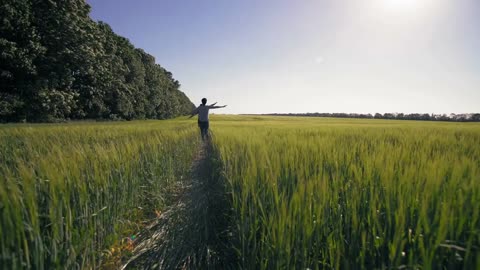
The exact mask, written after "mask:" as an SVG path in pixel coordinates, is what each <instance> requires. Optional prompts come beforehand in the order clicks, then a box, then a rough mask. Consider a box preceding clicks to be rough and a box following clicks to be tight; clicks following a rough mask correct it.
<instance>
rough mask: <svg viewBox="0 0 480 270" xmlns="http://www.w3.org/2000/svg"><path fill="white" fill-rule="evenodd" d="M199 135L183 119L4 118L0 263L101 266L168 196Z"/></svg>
mask: <svg viewBox="0 0 480 270" xmlns="http://www.w3.org/2000/svg"><path fill="white" fill-rule="evenodd" d="M196 135H197V134H196V129H195V126H194V125H192V122H185V121H138V122H122V123H72V124H58V125H5V126H1V127H0V183H1V184H0V213H1V221H0V265H9V266H11V269H24V268H30V269H55V268H57V269H76V268H85V267H92V268H94V267H96V266H97V265H98V264H99V261H100V260H101V259H103V258H105V257H109V256H105V255H111V254H112V253H115V248H113V250H112V249H110V247H120V246H123V243H125V242H128V241H129V240H128V239H125V238H124V237H126V236H128V237H134V236H133V234H134V232H136V231H138V230H139V227H141V226H142V223H141V222H142V221H145V220H148V219H150V218H153V216H154V215H153V213H154V211H155V210H156V211H161V210H162V209H163V207H164V206H166V205H168V204H169V203H170V202H171V199H172V198H171V196H170V194H172V191H174V190H175V189H178V188H179V186H181V185H182V180H183V179H184V178H185V176H186V173H187V172H188V169H189V167H190V165H191V161H192V160H193V158H194V154H195V151H194V150H195V149H196V147H197V145H198V143H199V140H198V138H197V136H196ZM107 248H108V249H107Z"/></svg>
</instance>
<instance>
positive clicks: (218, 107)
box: [210, 105, 227, 109]
mask: <svg viewBox="0 0 480 270" xmlns="http://www.w3.org/2000/svg"><path fill="white" fill-rule="evenodd" d="M225 107H227V105H223V106H210V109H220V108H225Z"/></svg>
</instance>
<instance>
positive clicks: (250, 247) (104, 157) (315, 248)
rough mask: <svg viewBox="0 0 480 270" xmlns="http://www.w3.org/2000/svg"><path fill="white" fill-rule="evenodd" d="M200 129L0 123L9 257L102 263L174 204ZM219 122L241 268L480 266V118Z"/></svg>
mask: <svg viewBox="0 0 480 270" xmlns="http://www.w3.org/2000/svg"><path fill="white" fill-rule="evenodd" d="M197 129H198V128H197V126H196V122H195V121H194V120H187V119H186V118H178V119H174V120H165V121H131V122H111V123H94V122H85V123H67V124H41V125H26V124H13V125H2V126H0V183H1V184H0V213H1V223H0V264H1V265H4V266H5V265H7V266H8V268H9V269H10V268H11V269H79V268H81V269H95V268H98V267H101V263H100V260H101V258H103V257H104V256H105V253H106V251H108V250H110V247H112V246H116V245H118V242H120V241H122V240H121V239H122V237H124V236H125V235H131V234H132V233H133V232H135V231H138V230H139V226H140V225H139V224H138V220H142V219H146V218H147V217H150V216H149V215H151V213H152V211H153V210H158V211H161V210H162V209H164V208H165V207H167V206H168V205H170V204H172V202H173V201H174V199H173V198H171V196H170V194H172V193H173V192H174V191H175V190H176V189H178V188H180V187H182V183H183V181H184V180H185V178H187V177H188V172H189V170H190V167H191V164H192V161H193V160H194V159H195V156H196V154H197V152H198V150H199V149H200V148H201V147H203V145H202V143H201V141H200V139H199V134H198V130H197ZM211 130H212V141H211V146H212V148H213V149H214V150H213V152H212V155H215V156H216V158H218V160H219V161H220V164H221V165H220V166H218V168H215V169H216V170H218V171H219V172H220V174H221V175H222V178H223V179H224V181H225V182H226V187H227V196H228V198H229V200H230V203H231V208H232V211H231V213H230V215H231V217H230V219H231V231H232V237H231V241H230V242H231V243H230V246H231V249H232V250H233V251H234V253H235V255H236V258H237V259H236V261H235V262H234V263H232V265H234V266H235V268H238V269H362V268H363V269H480V125H479V124H478V123H442V122H426V121H397V120H357V119H329V118H300V117H260V116H213V117H212V121H211ZM219 214H221V213H219Z"/></svg>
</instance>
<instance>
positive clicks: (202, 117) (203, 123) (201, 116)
mask: <svg viewBox="0 0 480 270" xmlns="http://www.w3.org/2000/svg"><path fill="white" fill-rule="evenodd" d="M215 104H217V103H216V102H215V103H213V104H211V105H207V99H206V98H202V104H200V106H198V107H197V108H195V110H193V111H192V115H190V117H189V118H192V117H193V116H195V115H196V114H198V127H199V128H200V134H201V135H202V140H205V139H207V138H208V127H209V123H208V111H209V110H210V109H220V108H225V107H227V105H224V106H215Z"/></svg>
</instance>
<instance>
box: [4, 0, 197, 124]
mask: <svg viewBox="0 0 480 270" xmlns="http://www.w3.org/2000/svg"><path fill="white" fill-rule="evenodd" d="M89 13H90V6H89V5H88V4H87V3H86V2H85V0H64V1H60V0H3V1H2V3H1V4H0V18H1V19H0V121H1V122H13V121H27V122H43V121H59V120H60V121H61V120H68V119H113V120H115V119H127V120H130V119H145V118H153V119H166V118H172V117H175V116H179V115H184V114H187V113H189V112H190V111H191V110H192V109H193V108H194V105H193V103H192V102H191V101H190V100H189V99H188V97H187V96H186V95H185V94H184V93H183V92H181V91H180V90H179V88H180V83H179V82H178V81H177V80H175V79H174V78H173V77H172V73H170V72H169V71H167V70H166V69H165V68H163V67H161V66H160V65H158V64H156V63H155V58H154V57H153V56H152V55H150V54H148V53H146V52H145V51H143V50H142V49H139V48H135V46H133V45H132V44H131V43H130V42H129V40H128V39H126V38H124V37H121V36H119V35H117V34H115V33H114V32H113V30H112V28H111V27H110V26H109V25H108V24H106V23H104V22H95V21H93V20H92V19H91V18H90V16H89Z"/></svg>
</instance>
